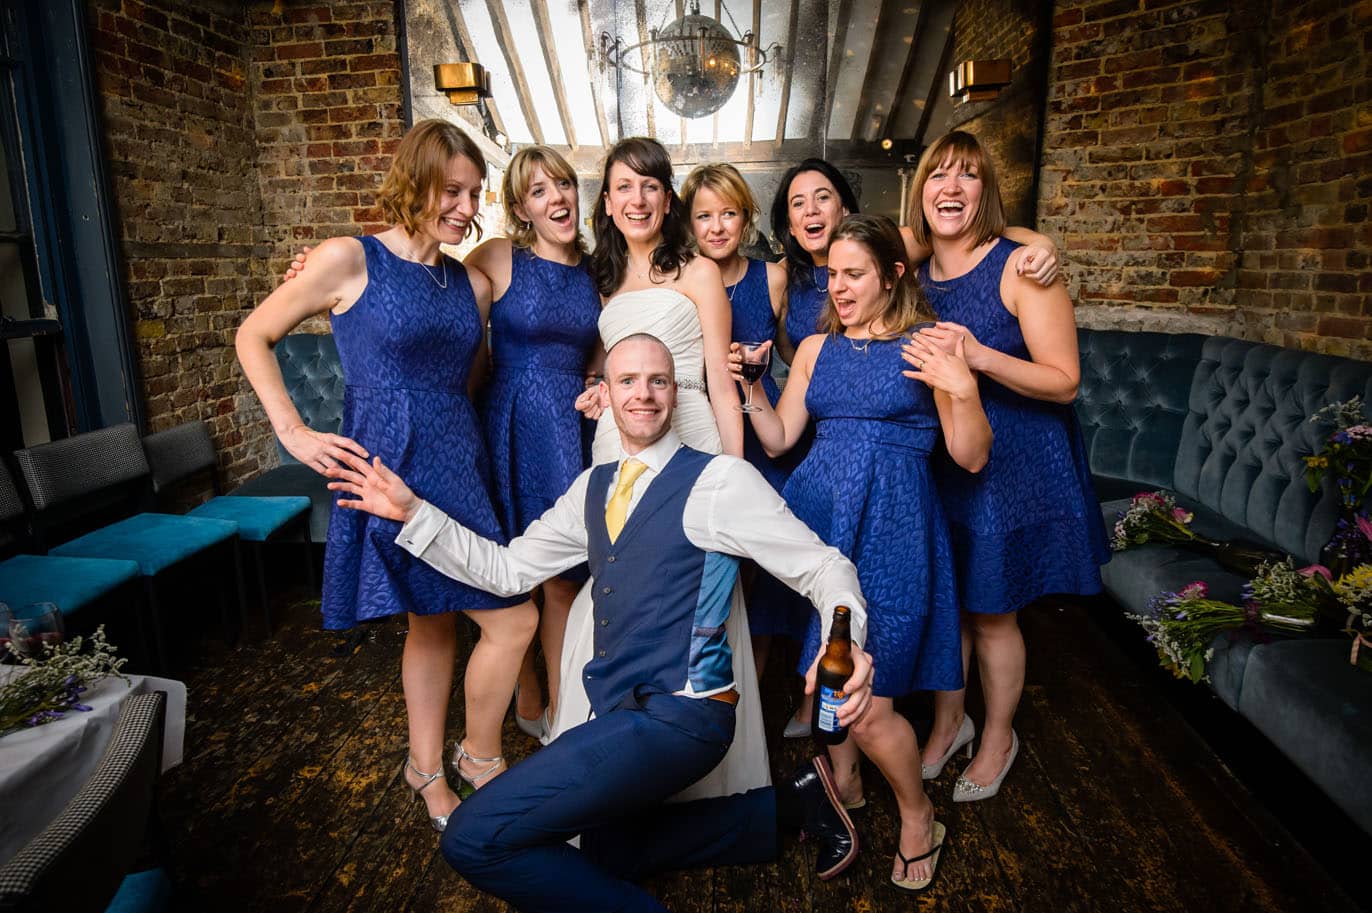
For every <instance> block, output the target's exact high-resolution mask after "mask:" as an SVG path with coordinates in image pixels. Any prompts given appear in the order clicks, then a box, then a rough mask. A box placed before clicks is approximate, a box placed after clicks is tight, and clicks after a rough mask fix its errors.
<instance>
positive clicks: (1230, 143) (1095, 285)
mask: <svg viewBox="0 0 1372 913" xmlns="http://www.w3.org/2000/svg"><path fill="white" fill-rule="evenodd" d="M1343 7H1344V4H1342V3H1339V2H1337V0H1334V2H1318V3H1317V2H1311V3H1306V4H1302V5H1300V6H1298V7H1295V8H1293V5H1292V4H1291V3H1289V2H1282V0H1239V2H1233V3H1231V2H1220V0H1192V2H1167V0H1161V2H1156V0H1149V2H1139V0H1106V2H1100V0H1076V2H1073V0H1063V2H1059V3H1058V4H1057V8H1056V18H1055V21H1054V31H1053V41H1054V47H1053V56H1052V71H1051V74H1050V88H1049V97H1048V113H1047V122H1046V133H1045V146H1044V151H1043V156H1042V159H1041V172H1040V189H1039V214H1040V225H1041V226H1042V227H1043V228H1044V229H1045V230H1046V231H1047V232H1048V233H1050V234H1052V235H1054V236H1055V237H1057V238H1059V239H1061V241H1062V242H1063V244H1064V246H1065V247H1066V248H1067V251H1068V262H1069V267H1070V270H1069V274H1070V277H1071V287H1072V292H1073V296H1074V298H1075V299H1076V301H1077V302H1078V305H1079V307H1078V312H1077V316H1078V321H1079V322H1081V323H1083V324H1085V325H1091V326H1120V327H1125V328H1146V329H1165V330H1196V331H1201V332H1216V333H1225V334H1229V335H1234V336H1241V337H1244V338H1249V339H1260V340H1266V341H1271V342H1277V343H1283V344H1288V345H1298V346H1301V347H1304V348H1311V349H1316V350H1320V351H1327V352H1333V353H1337V354H1347V355H1355V356H1359V357H1372V342H1369V339H1368V336H1369V320H1368V318H1369V316H1372V314H1370V313H1369V311H1368V302H1369V297H1368V294H1367V293H1368V291H1369V283H1368V280H1367V276H1366V270H1365V260H1364V259H1363V257H1364V255H1363V254H1362V253H1360V252H1359V251H1357V250H1356V249H1355V248H1358V247H1362V248H1364V249H1365V248H1366V246H1367V243H1368V241H1369V240H1372V238H1369V235H1368V233H1367V229H1366V222H1365V220H1366V201H1367V197H1368V195H1369V193H1372V182H1369V181H1368V179H1366V178H1365V177H1364V175H1365V173H1366V172H1367V170H1368V169H1367V164H1368V161H1369V159H1368V155H1367V151H1368V147H1369V145H1372V143H1369V132H1368V127H1369V124H1368V116H1367V114H1366V106H1367V101H1368V98H1369V80H1368V75H1369V72H1368V66H1369V64H1368V59H1369V58H1368V53H1367V52H1368V50H1372V22H1370V21H1369V20H1372V4H1369V3H1367V2H1361V3H1358V4H1356V5H1355V6H1354V7H1353V8H1352V9H1351V10H1345V9H1343ZM1360 105H1361V108H1362V110H1361V111H1359V106H1360ZM1359 264H1362V265H1361V266H1359Z"/></svg>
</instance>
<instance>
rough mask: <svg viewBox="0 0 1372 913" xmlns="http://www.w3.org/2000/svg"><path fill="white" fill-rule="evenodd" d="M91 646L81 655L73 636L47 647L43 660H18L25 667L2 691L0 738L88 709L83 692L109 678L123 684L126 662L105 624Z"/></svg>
mask: <svg viewBox="0 0 1372 913" xmlns="http://www.w3.org/2000/svg"><path fill="white" fill-rule="evenodd" d="M89 643H90V651H89V652H86V653H83V652H82V647H83V646H84V643H83V641H82V638H80V637H73V638H72V639H71V640H68V641H66V642H65V643H61V644H56V645H54V644H44V645H43V653H42V655H41V656H35V657H22V656H21V657H20V658H19V662H20V663H21V664H22V666H23V667H26V668H24V669H23V670H22V671H21V672H20V674H18V675H14V676H12V677H11V678H10V679H9V681H7V682H6V683H5V684H4V685H3V686H0V735H8V734H9V733H11V732H14V731H15V730H18V729H22V728H25V727H28V726H42V725H43V724H44V723H51V722H53V721H54V720H60V719H62V717H63V716H65V715H66V713H67V712H68V711H71V710H90V709H91V708H90V707H88V706H86V705H85V704H83V703H81V693H82V692H84V691H85V690H86V689H87V688H89V687H90V686H91V685H93V684H95V683H96V682H98V681H100V680H101V679H103V678H106V677H108V676H111V675H113V676H116V677H118V678H121V679H124V676H123V674H122V673H120V671H119V670H120V669H121V668H122V667H123V666H124V663H126V662H127V660H125V659H120V658H119V657H118V656H116V655H115V648H114V646H113V645H112V644H110V643H108V642H107V641H106V640H105V627H104V625H101V626H100V627H98V628H96V629H95V633H94V634H92V635H91V636H90V641H89ZM124 680H125V681H127V679H124Z"/></svg>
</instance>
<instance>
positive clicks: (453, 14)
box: [444, 3, 510, 137]
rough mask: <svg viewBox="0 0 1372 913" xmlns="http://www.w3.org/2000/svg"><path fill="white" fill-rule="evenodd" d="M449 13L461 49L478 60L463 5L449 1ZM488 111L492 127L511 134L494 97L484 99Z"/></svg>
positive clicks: (446, 7) (471, 58)
mask: <svg viewBox="0 0 1372 913" xmlns="http://www.w3.org/2000/svg"><path fill="white" fill-rule="evenodd" d="M444 8H445V9H446V10H447V12H448V15H449V20H448V21H449V22H450V23H451V24H452V26H453V29H454V30H455V31H456V32H457V38H458V41H459V42H460V43H461V44H462V45H463V47H462V48H461V51H462V53H463V54H464V55H466V59H467V60H468V61H473V60H476V44H475V43H473V42H472V33H471V32H470V31H468V30H467V20H466V19H463V18H462V6H461V4H458V3H449V4H447V5H446V6H445V7H444ZM484 101H485V106H486V113H487V115H489V116H490V118H491V127H492V128H493V129H494V130H495V131H496V132H497V133H503V134H505V136H507V137H508V136H509V135H510V131H509V130H506V129H505V120H504V118H502V117H501V116H500V110H499V109H498V108H497V107H496V103H495V99H494V98H487V99H485V100H484Z"/></svg>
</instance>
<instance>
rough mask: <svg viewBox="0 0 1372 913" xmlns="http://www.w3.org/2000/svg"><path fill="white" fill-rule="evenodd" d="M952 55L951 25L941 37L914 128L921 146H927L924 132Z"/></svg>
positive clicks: (932, 113) (932, 112) (916, 138)
mask: <svg viewBox="0 0 1372 913" xmlns="http://www.w3.org/2000/svg"><path fill="white" fill-rule="evenodd" d="M952 57H953V29H952V28H951V26H950V27H949V29H948V32H947V34H946V35H945V36H944V38H943V50H942V52H940V53H939V57H938V66H937V67H935V68H934V78H933V79H931V80H929V94H928V95H926V96H925V99H924V109H923V110H921V111H920V112H919V126H918V127H917V128H915V136H914V140H915V142H916V143H918V144H919V145H921V146H927V145H928V143H926V142H925V141H924V133H925V131H926V130H928V129H929V120H930V118H932V117H933V115H934V105H935V104H937V103H938V94H939V92H941V91H943V85H944V83H943V79H942V76H943V74H944V73H947V72H948V63H949V61H950V60H951V59H952Z"/></svg>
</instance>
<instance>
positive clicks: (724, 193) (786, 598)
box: [681, 164, 813, 735]
mask: <svg viewBox="0 0 1372 913" xmlns="http://www.w3.org/2000/svg"><path fill="white" fill-rule="evenodd" d="M681 201H682V203H684V204H685V206H686V211H687V212H688V213H689V214H690V219H691V230H692V232H693V234H694V237H695V245H696V249H697V250H699V251H700V252H701V253H702V254H703V255H704V256H705V257H707V258H709V259H711V260H713V261H714V262H715V264H716V265H718V266H719V272H720V275H721V276H722V277H723V279H724V291H725V293H726V294H727V295H728V298H729V310H730V313H731V314H732V316H733V322H732V330H731V336H732V341H733V342H769V341H775V340H776V336H777V320H778V316H779V315H780V313H781V309H782V301H783V299H784V296H785V294H786V272H785V270H783V269H782V268H781V267H780V266H778V265H777V264H775V263H769V262H767V261H766V260H754V259H750V258H748V257H744V256H743V255H742V253H741V252H740V248H742V247H743V246H744V245H752V244H754V243H756V242H757V237H758V232H757V226H756V220H757V213H758V205H757V201H756V199H755V198H754V197H753V192H752V190H751V189H750V188H749V187H748V183H747V182H746V181H745V180H744V179H743V175H741V174H739V172H738V169H737V168H735V167H734V166H733V165H727V164H710V165H701V166H699V167H697V168H695V169H693V170H692V171H691V173H690V174H688V175H687V176H686V180H685V181H683V182H682V184H681ZM759 384H760V386H761V390H760V391H755V395H757V393H758V392H760V393H761V395H764V396H766V397H767V401H768V402H769V403H771V404H772V405H776V402H777V398H778V397H779V396H780V395H781V391H780V389H779V388H778V387H777V382H776V379H775V378H773V377H772V375H771V374H770V373H768V374H765V375H763V378H762V380H761V381H760V382H759ZM743 458H744V459H746V460H747V461H748V462H749V463H752V464H753V465H754V466H755V467H757V470H758V471H759V472H760V473H762V476H763V478H765V479H766V480H767V481H768V482H770V483H771V485H772V487H773V488H775V489H776V490H777V491H778V492H780V491H781V489H782V486H783V485H785V484H786V477H787V476H788V475H789V470H788V468H787V467H786V466H783V465H782V464H781V463H780V462H778V461H777V460H773V459H772V458H771V457H769V456H767V454H766V453H765V452H764V451H763V449H762V445H761V444H760V443H759V442H758V439H757V435H756V434H755V433H753V429H752V427H751V426H750V425H747V424H745V425H744V426H743ZM747 595H748V626H749V629H750V630H751V632H752V638H753V657H754V660H755V661H756V663H757V671H758V676H759V677H760V676H761V675H762V673H763V670H764V668H765V666H766V663H767V655H768V652H769V648H770V645H771V638H772V637H773V636H774V635H783V636H787V637H791V638H793V639H796V640H800V639H801V638H802V637H804V634H805V627H806V625H807V624H808V622H809V619H810V615H812V614H813V611H812V609H811V608H810V606H809V604H808V603H806V602H804V600H802V599H800V598H798V597H797V595H796V593H795V591H794V590H792V589H791V588H790V587H787V586H785V585H783V584H781V583H779V582H778V581H777V580H776V579H775V578H773V577H771V576H770V575H768V574H766V573H763V572H760V571H759V572H758V575H757V577H755V578H754V580H753V583H752V586H751V588H750V590H749V592H748V594H747ZM805 730H806V734H807V735H808V734H809V727H808V726H806V727H805Z"/></svg>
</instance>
